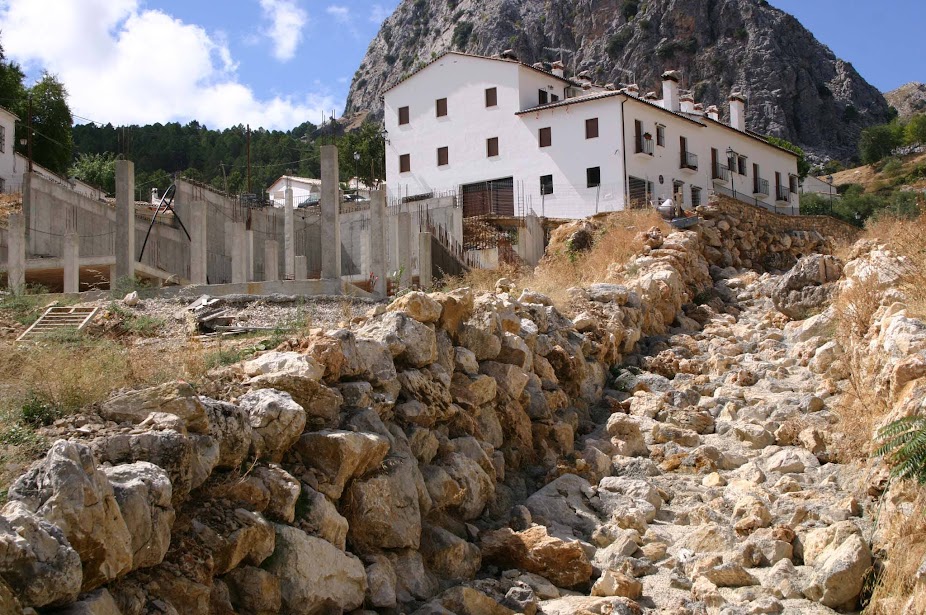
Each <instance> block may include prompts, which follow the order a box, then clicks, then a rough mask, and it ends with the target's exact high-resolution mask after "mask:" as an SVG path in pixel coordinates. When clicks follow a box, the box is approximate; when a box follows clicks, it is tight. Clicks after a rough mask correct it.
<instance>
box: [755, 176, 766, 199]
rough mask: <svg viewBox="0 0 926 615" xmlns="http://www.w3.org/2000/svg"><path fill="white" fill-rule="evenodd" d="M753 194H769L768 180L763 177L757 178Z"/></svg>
mask: <svg viewBox="0 0 926 615" xmlns="http://www.w3.org/2000/svg"><path fill="white" fill-rule="evenodd" d="M752 193H753V194H761V195H763V196H768V180H767V179H762V178H761V177H757V178H756V182H755V184H754V185H753V190H752Z"/></svg>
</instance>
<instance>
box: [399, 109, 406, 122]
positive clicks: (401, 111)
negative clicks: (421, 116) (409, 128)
mask: <svg viewBox="0 0 926 615" xmlns="http://www.w3.org/2000/svg"><path fill="white" fill-rule="evenodd" d="M404 124H408V107H399V126H402V125H404Z"/></svg>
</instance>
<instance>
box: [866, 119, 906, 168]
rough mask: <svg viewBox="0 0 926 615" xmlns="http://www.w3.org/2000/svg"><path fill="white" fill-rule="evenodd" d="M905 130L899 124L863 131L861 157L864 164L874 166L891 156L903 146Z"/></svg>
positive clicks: (894, 123) (883, 125)
mask: <svg viewBox="0 0 926 615" xmlns="http://www.w3.org/2000/svg"><path fill="white" fill-rule="evenodd" d="M903 135H904V128H903V125H902V124H900V123H899V122H893V123H891V124H882V125H880V126H872V127H870V128H866V129H865V130H863V131H862V135H861V137H860V139H859V146H858V149H859V152H858V153H859V156H861V158H862V162H863V163H864V164H874V163H876V162H878V161H880V160H882V159H883V158H887V157H888V156H890V155H891V152H893V151H894V149H895V148H897V147H900V146H901V145H903Z"/></svg>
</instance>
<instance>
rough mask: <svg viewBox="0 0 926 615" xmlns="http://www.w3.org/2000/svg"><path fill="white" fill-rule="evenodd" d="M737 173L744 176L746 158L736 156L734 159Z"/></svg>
mask: <svg viewBox="0 0 926 615" xmlns="http://www.w3.org/2000/svg"><path fill="white" fill-rule="evenodd" d="M736 164H737V167H738V169H737V172H738V173H739V174H740V175H746V156H737V157H736Z"/></svg>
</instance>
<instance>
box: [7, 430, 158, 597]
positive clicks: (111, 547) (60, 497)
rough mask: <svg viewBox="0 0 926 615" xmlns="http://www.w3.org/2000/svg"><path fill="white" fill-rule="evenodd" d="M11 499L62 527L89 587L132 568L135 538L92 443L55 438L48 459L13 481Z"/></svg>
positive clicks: (84, 585)
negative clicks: (100, 467) (94, 453)
mask: <svg viewBox="0 0 926 615" xmlns="http://www.w3.org/2000/svg"><path fill="white" fill-rule="evenodd" d="M9 499H10V500H11V501H16V502H21V503H22V504H23V505H24V506H25V507H26V508H27V509H28V510H29V511H31V512H33V513H35V514H37V515H39V516H40V517H43V518H45V519H46V520H47V521H49V522H50V523H53V524H55V525H57V526H58V527H59V528H61V531H62V532H63V533H64V535H65V536H66V537H67V540H68V542H69V543H70V544H71V546H72V547H73V548H74V550H75V551H77V553H78V554H79V555H80V559H81V563H82V565H83V571H84V572H83V581H82V585H81V588H82V589H83V590H85V591H86V590H91V589H94V588H96V587H99V586H100V585H102V584H103V583H106V582H107V581H111V580H113V579H115V578H117V577H119V576H121V575H123V574H125V573H126V572H128V571H129V570H130V569H131V567H132V558H133V555H132V536H131V534H130V533H129V529H128V527H126V524H125V520H124V519H123V517H122V513H121V511H120V510H119V504H118V502H117V501H116V498H115V496H114V494H113V488H112V485H111V484H110V482H109V479H108V478H107V477H106V474H104V473H103V472H102V471H101V470H99V469H97V467H96V463H95V462H94V460H93V456H92V455H91V453H90V449H89V448H88V447H87V446H85V445H83V444H76V443H73V442H67V441H65V440H59V441H57V442H55V443H54V444H53V445H52V447H51V449H50V450H49V451H48V454H47V455H46V456H45V459H43V460H42V461H41V462H39V463H38V464H36V465H35V466H33V467H32V469H31V470H30V471H29V472H27V473H26V474H24V475H22V476H21V477H19V478H18V479H17V480H16V482H14V483H13V485H12V486H11V487H10V491H9ZM159 501H160V500H159Z"/></svg>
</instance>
